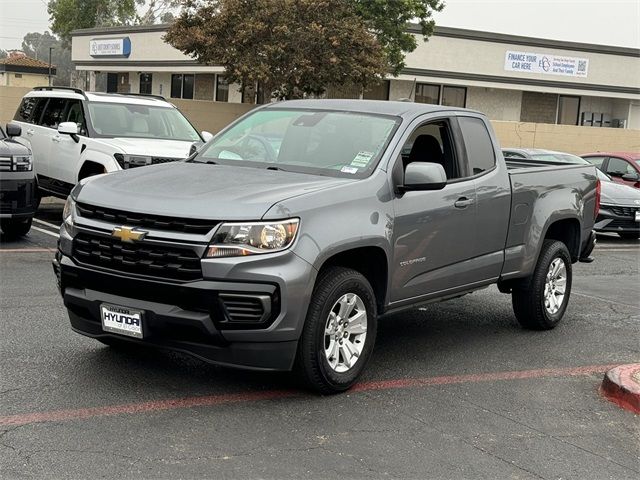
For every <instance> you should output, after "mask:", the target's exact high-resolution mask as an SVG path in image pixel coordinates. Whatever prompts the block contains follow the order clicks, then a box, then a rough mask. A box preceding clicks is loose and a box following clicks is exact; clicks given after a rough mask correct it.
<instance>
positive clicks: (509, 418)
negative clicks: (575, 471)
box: [459, 398, 640, 473]
mask: <svg viewBox="0 0 640 480" xmlns="http://www.w3.org/2000/svg"><path fill="white" fill-rule="evenodd" d="M459 399H460V400H462V401H463V402H466V403H469V404H471V405H473V406H474V407H476V408H478V409H480V410H482V411H484V412H487V413H491V414H493V415H496V416H498V417H500V418H503V419H505V420H507V421H509V422H512V423H515V424H516V425H520V426H521V427H525V428H527V429H529V430H532V431H534V432H536V433H538V434H540V435H542V436H543V437H547V438H552V439H554V440H557V441H558V442H560V443H565V444H567V445H570V446H572V447H574V448H576V449H578V450H581V451H583V452H585V453H588V454H590V455H593V456H595V457H598V458H600V459H602V460H605V461H607V462H611V463H613V464H614V465H617V466H619V467H621V468H623V469H625V470H629V471H631V472H634V473H640V470H636V469H633V468H630V467H628V466H627V465H624V464H622V463H619V462H616V461H615V460H613V459H611V458H607V457H605V456H604V455H600V454H599V453H596V452H593V451H591V450H589V449H586V448H584V447H581V446H579V445H576V444H574V443H572V442H569V441H568V440H566V439H565V437H560V436H555V435H551V434H549V433H546V432H544V431H543V430H540V429H539V428H536V427H533V426H531V425H528V424H526V423H524V422H520V421H518V420H516V419H514V418H511V417H509V416H508V415H504V414H502V413H499V412H496V411H493V410H491V409H489V408H486V407H484V406H482V405H478V404H477V403H475V402H472V401H471V400H469V399H468V398H459Z"/></svg>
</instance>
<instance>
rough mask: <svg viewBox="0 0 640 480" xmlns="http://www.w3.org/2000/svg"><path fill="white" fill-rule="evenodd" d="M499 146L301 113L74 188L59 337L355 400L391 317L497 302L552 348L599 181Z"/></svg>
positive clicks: (64, 233)
mask: <svg viewBox="0 0 640 480" xmlns="http://www.w3.org/2000/svg"><path fill="white" fill-rule="evenodd" d="M265 132H267V133H268V137H267V136H265V135H264V133H265ZM276 143H277V145H274V144H276ZM407 144H410V145H411V149H410V150H409V151H406V149H405V154H404V155H403V154H402V152H403V147H404V146H405V145H407ZM497 145H498V144H497V141H496V138H495V135H494V133H493V130H492V127H491V124H490V122H489V121H488V119H487V118H486V117H485V116H484V115H482V114H481V113H478V112H474V111H471V110H465V109H456V108H452V107H445V106H430V105H425V104H420V103H415V104H414V103H403V102H375V101H364V100H351V101H349V100H300V101H291V102H283V103H277V104H269V105H265V106H263V107H260V108H257V109H255V110H253V111H251V112H249V113H248V114H247V115H245V116H244V117H242V118H241V119H239V120H238V121H236V122H234V123H233V124H232V125H230V126H229V127H227V128H226V129H225V130H223V131H222V132H221V133H219V134H218V135H217V136H216V137H214V139H213V140H212V141H210V142H209V143H208V144H207V145H206V146H205V147H204V148H202V149H201V150H200V151H199V152H198V153H197V154H196V155H195V156H194V157H193V158H190V159H189V160H187V161H185V162H178V163H174V164H170V165H154V166H151V167H148V168H145V169H135V170H130V171H125V172H117V173H114V174H111V175H101V176H99V177H93V178H87V179H84V180H82V181H81V182H80V183H79V184H78V185H77V186H76V187H75V188H74V189H73V191H72V192H71V195H70V196H69V198H68V200H67V203H66V205H65V208H64V223H63V226H62V227H61V229H60V243H59V251H58V253H57V255H56V257H55V259H54V261H53V267H54V271H55V273H56V276H57V279H58V282H59V287H60V291H61V293H62V296H63V298H64V305H65V306H66V308H67V309H68V312H69V318H70V321H71V326H72V328H73V330H74V331H76V332H78V333H80V334H83V335H86V336H89V337H92V338H95V339H97V340H99V341H101V342H103V343H106V344H108V345H114V344H115V345H117V344H121V343H122V342H132V343H135V344H138V345H149V346H154V347H163V348H169V349H176V350H180V351H183V352H188V353H191V354H192V355H195V356H197V357H199V358H202V359H205V360H207V361H211V362H217V363H220V364H224V365H234V366H236V367H243V368H249V369H258V370H290V369H292V368H293V369H295V370H296V371H297V372H298V373H299V374H300V375H301V377H302V378H303V379H304V380H305V382H306V383H307V384H308V385H310V386H311V387H313V388H314V389H316V390H318V391H320V392H323V393H331V392H338V391H343V390H346V389H348V388H349V387H350V386H351V385H353V384H354V382H355V381H356V380H357V378H358V377H359V375H360V374H361V372H362V370H363V369H364V367H365V365H366V363H367V361H368V360H369V358H370V357H371V354H372V351H373V346H374V343H375V338H376V332H377V318H378V317H379V316H380V315H383V314H387V313H390V312H396V311H399V310H402V309H406V308H409V307H414V306H416V305H420V304H424V303H428V302H436V301H440V300H446V299H450V298H454V297H459V296H461V295H465V294H467V293H471V292H473V291H474V290H478V289H481V288H484V287H486V286H488V285H491V284H496V283H497V284H498V287H499V289H500V290H501V291H502V292H503V293H510V294H511V295H512V301H513V308H514V312H515V316H516V318H517V319H518V321H519V322H520V323H521V324H522V325H523V326H524V327H525V328H530V329H536V330H546V329H551V328H553V327H555V326H556V325H557V324H558V322H560V320H561V319H562V317H563V315H564V313H565V310H566V308H567V304H568V302H569V295H570V292H571V282H572V264H573V263H574V262H577V261H579V260H583V261H590V260H591V258H590V254H591V252H592V250H593V247H594V242H595V234H594V233H593V231H592V228H593V224H594V220H595V213H596V211H597V209H598V202H599V189H598V188H597V185H598V180H597V176H596V172H595V170H596V169H595V167H593V166H591V165H569V164H567V165H563V166H553V165H552V166H544V165H540V164H538V163H535V162H533V163H531V164H526V161H525V160H521V161H519V164H514V165H510V164H507V163H506V162H505V160H504V158H503V156H502V154H501V152H500V149H499V148H498V146H497ZM276 152H277V153H276ZM520 163H523V164H520ZM399 348H401V346H399Z"/></svg>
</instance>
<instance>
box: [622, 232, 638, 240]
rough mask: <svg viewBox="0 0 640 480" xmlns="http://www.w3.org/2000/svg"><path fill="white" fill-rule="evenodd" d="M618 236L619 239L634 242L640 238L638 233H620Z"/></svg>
mask: <svg viewBox="0 0 640 480" xmlns="http://www.w3.org/2000/svg"><path fill="white" fill-rule="evenodd" d="M618 235H620V238H624V239H626V240H635V239H637V238H640V232H620V233H618Z"/></svg>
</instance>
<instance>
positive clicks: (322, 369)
mask: <svg viewBox="0 0 640 480" xmlns="http://www.w3.org/2000/svg"><path fill="white" fill-rule="evenodd" d="M346 294H356V295H357V296H358V297H360V299H361V300H362V303H363V305H364V308H365V310H366V315H367V332H366V336H365V338H364V346H363V347H362V351H361V352H360V355H359V356H358V357H357V360H355V361H354V363H353V366H351V367H350V368H349V369H348V370H347V371H345V372H338V371H335V370H334V369H333V368H332V367H331V366H330V364H329V361H328V360H327V356H326V355H325V327H326V324H327V319H328V318H329V315H330V313H331V311H332V307H334V305H335V304H336V302H338V300H339V299H341V298H342V297H343V296H344V295H346ZM376 316H377V310H376V299H375V295H374V293H373V289H372V288H371V285H370V284H369V282H368V281H367V279H366V278H365V277H364V276H363V275H362V274H360V273H359V272H356V271H355V270H351V269H349V268H344V267H329V268H327V269H326V270H323V271H322V272H321V273H320V275H319V277H318V280H317V282H316V285H315V288H314V290H313V295H312V297H311V302H310V304H309V310H308V312H307V318H306V321H305V325H304V328H303V331H302V336H301V337H300V341H299V343H298V352H297V354H296V362H295V367H294V370H295V372H296V374H297V375H298V377H299V378H300V380H301V381H302V382H303V384H304V385H305V386H306V387H308V388H310V389H312V390H315V391H316V392H319V393H321V394H332V393H338V392H343V391H345V390H347V389H349V388H350V387H351V386H352V385H353V384H354V383H355V382H356V380H357V379H358V377H359V376H360V374H361V373H362V371H363V370H364V368H365V366H366V364H367V361H368V360H369V358H370V357H371V352H372V351H373V346H374V344H375V340H376V332H377V318H376ZM358 343H359V342H358ZM338 355H341V354H338Z"/></svg>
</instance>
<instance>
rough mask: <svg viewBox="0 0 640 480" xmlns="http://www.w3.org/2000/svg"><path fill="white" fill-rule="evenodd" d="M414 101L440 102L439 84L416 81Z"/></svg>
mask: <svg viewBox="0 0 640 480" xmlns="http://www.w3.org/2000/svg"><path fill="white" fill-rule="evenodd" d="M415 102H416V103H432V104H434V105H437V104H438V103H440V85H428V84H426V83H416V97H415Z"/></svg>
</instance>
